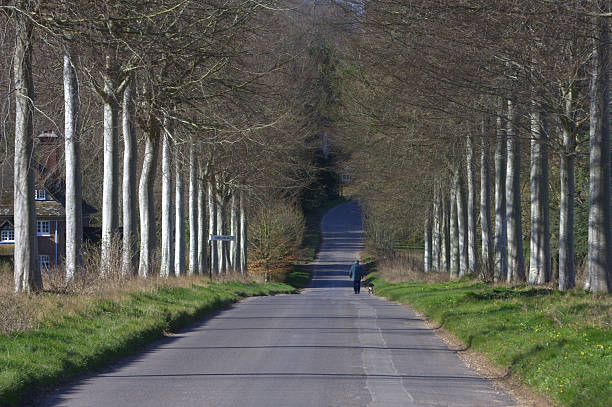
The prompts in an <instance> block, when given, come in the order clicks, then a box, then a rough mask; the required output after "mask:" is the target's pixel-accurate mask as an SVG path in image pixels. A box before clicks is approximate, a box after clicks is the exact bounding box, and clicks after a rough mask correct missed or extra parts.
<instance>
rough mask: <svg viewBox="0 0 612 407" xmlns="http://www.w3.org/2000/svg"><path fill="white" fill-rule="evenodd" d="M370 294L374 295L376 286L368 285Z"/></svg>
mask: <svg viewBox="0 0 612 407" xmlns="http://www.w3.org/2000/svg"><path fill="white" fill-rule="evenodd" d="M368 294H370V295H372V294H374V286H373V285H372V284H368Z"/></svg>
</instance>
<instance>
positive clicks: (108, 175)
mask: <svg viewBox="0 0 612 407" xmlns="http://www.w3.org/2000/svg"><path fill="white" fill-rule="evenodd" d="M104 94H105V97H104V182H103V185H102V255H101V270H100V272H101V273H102V274H105V273H107V272H108V271H109V267H110V266H111V264H112V260H113V259H112V253H111V250H112V238H113V234H114V233H115V232H117V229H118V227H119V181H118V179H119V128H118V125H119V121H118V118H119V106H118V104H117V100H116V99H115V93H114V89H113V85H112V82H111V80H110V78H109V77H108V76H107V77H106V78H105V80H104Z"/></svg>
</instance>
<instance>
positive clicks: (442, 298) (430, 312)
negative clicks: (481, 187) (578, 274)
mask: <svg viewBox="0 0 612 407" xmlns="http://www.w3.org/2000/svg"><path fill="white" fill-rule="evenodd" d="M369 280H370V281H371V282H373V284H374V286H375V290H376V294H377V295H381V296H384V297H387V298H389V299H391V300H394V301H398V302H402V303H405V304H410V305H411V306H412V307H413V308H414V309H416V310H418V311H420V312H423V313H424V314H425V315H427V316H428V317H429V318H431V319H432V320H434V321H436V322H438V323H440V324H442V325H443V326H444V328H445V329H447V330H448V331H449V332H451V333H453V334H454V335H456V336H457V337H458V338H459V339H461V340H462V341H463V342H464V343H465V344H466V345H468V346H470V347H471V348H472V349H473V350H475V351H477V352H481V353H483V354H484V355H486V356H487V357H488V358H489V359H490V360H491V361H492V362H493V363H494V364H495V365H497V366H498V367H501V368H507V369H509V371H510V373H511V374H512V376H513V377H514V378H515V379H516V380H519V381H520V382H521V383H524V384H526V385H527V386H529V387H531V388H532V389H533V390H535V391H536V392H537V393H539V394H542V395H543V396H545V397H547V398H548V399H549V400H551V401H552V402H554V403H555V404H559V405H563V406H602V407H604V406H605V407H607V406H609V405H610V401H611V400H612V331H611V329H610V323H611V320H610V314H611V312H612V296H609V295H607V296H606V295H604V296H600V297H593V296H592V295H591V294H586V293H584V292H582V291H580V290H573V291H570V292H568V293H561V292H559V291H556V290H549V289H542V288H533V287H515V288H507V287H493V286H491V285H487V284H484V283H480V282H477V281H475V280H467V279H466V280H460V281H452V282H448V283H442V284H431V285H428V284H426V283H421V282H410V283H396V284H391V283H387V282H385V281H383V280H380V279H376V277H375V276H371V277H369Z"/></svg>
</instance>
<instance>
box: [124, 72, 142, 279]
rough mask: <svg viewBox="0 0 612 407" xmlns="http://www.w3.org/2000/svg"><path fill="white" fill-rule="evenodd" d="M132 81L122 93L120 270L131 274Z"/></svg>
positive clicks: (133, 258)
mask: <svg viewBox="0 0 612 407" xmlns="http://www.w3.org/2000/svg"><path fill="white" fill-rule="evenodd" d="M133 94H134V81H133V80H131V81H130V82H129V83H128V85H127V87H126V88H125V91H124V93H123V109H122V115H123V116H122V119H123V120H122V122H123V198H122V199H123V241H122V260H121V272H122V274H123V276H124V277H125V276H128V275H133V274H134V273H135V270H136V245H137V236H138V229H137V228H138V226H137V219H136V211H137V205H136V203H137V198H136V163H137V161H138V159H137V157H136V154H137V147H138V145H137V141H136V132H135V131H134V123H133V120H134V119H133V117H134V116H133V115H134V102H133Z"/></svg>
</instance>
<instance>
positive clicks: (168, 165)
mask: <svg viewBox="0 0 612 407" xmlns="http://www.w3.org/2000/svg"><path fill="white" fill-rule="evenodd" d="M171 126H172V125H171V123H170V120H168V119H166V120H165V125H164V129H163V130H162V132H163V133H162V134H163V137H162V197H161V198H162V207H161V212H162V214H161V266H160V275H161V276H162V277H168V276H171V275H174V250H173V249H174V247H173V246H174V245H173V242H174V230H173V228H172V223H173V222H172V218H173V215H174V211H173V210H172V201H173V198H174V194H173V192H174V188H172V187H173V185H172V172H173V170H174V169H173V168H172V150H173V147H172V135H171V133H170V132H171V131H172V128H171Z"/></svg>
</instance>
